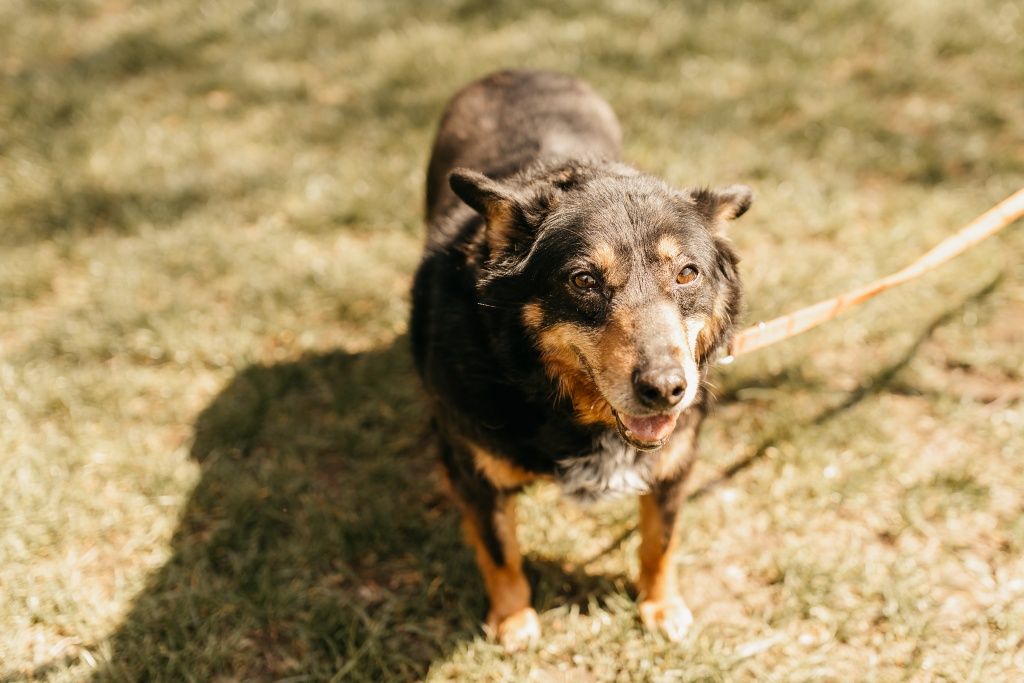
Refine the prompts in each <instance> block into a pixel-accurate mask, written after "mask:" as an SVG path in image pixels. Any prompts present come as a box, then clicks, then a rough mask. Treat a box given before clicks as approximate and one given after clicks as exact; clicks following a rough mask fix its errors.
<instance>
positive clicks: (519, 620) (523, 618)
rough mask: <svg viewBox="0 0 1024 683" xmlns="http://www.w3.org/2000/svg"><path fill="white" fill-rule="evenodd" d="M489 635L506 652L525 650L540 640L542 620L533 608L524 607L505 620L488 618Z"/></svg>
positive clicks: (494, 617)
mask: <svg viewBox="0 0 1024 683" xmlns="http://www.w3.org/2000/svg"><path fill="white" fill-rule="evenodd" d="M486 630H487V635H488V636H489V637H490V638H491V639H492V640H496V641H498V642H499V643H500V644H501V646H502V647H504V648H505V651H506V652H517V651H518V650H524V649H526V648H527V647H529V646H530V644H532V643H534V642H535V641H536V640H537V639H539V638H540V618H539V617H538V616H537V612H536V611H535V610H534V609H533V608H532V607H524V608H523V609H521V610H519V611H518V612H513V613H512V614H510V615H509V616H507V617H505V618H504V619H498V617H497V616H495V615H490V616H489V617H488V618H487V626H486Z"/></svg>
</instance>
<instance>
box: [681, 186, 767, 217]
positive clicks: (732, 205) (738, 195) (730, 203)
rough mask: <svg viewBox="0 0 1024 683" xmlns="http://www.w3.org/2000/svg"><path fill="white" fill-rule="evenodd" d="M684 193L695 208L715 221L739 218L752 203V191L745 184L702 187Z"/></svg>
mask: <svg viewBox="0 0 1024 683" xmlns="http://www.w3.org/2000/svg"><path fill="white" fill-rule="evenodd" d="M686 194H687V197H688V198H689V200H690V201H691V202H693V203H694V204H695V205H696V206H697V209H698V210H700V212H701V213H703V214H704V215H705V216H707V217H708V218H709V219H711V220H712V221H713V222H715V223H720V222H722V221H731V220H733V219H734V218H739V217H740V216H742V215H743V214H745V213H746V212H747V209H749V208H750V205H751V204H753V203H754V191H753V190H751V189H750V188H749V187H747V186H746V185H727V186H726V187H717V188H715V189H713V190H712V189H708V188H706V187H702V188H697V189H694V190H689V191H688V192H687V193H686Z"/></svg>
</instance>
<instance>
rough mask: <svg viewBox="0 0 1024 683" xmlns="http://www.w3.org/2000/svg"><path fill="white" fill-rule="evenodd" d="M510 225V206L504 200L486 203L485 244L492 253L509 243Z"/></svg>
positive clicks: (511, 228) (498, 251) (502, 249)
mask: <svg viewBox="0 0 1024 683" xmlns="http://www.w3.org/2000/svg"><path fill="white" fill-rule="evenodd" d="M512 230H513V227H512V208H511V207H510V206H509V205H508V204H506V203H505V202H491V203H490V204H488V205H487V233H486V234H487V245H488V246H489V247H490V248H491V253H492V254H497V253H500V252H502V251H505V249H506V248H507V247H508V245H509V233H510V232H511V231H512Z"/></svg>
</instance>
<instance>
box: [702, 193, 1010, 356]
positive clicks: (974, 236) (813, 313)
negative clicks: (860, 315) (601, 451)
mask: <svg viewBox="0 0 1024 683" xmlns="http://www.w3.org/2000/svg"><path fill="white" fill-rule="evenodd" d="M1022 215H1024V188H1021V189H1020V190H1017V191H1016V192H1015V193H1013V194H1012V195H1010V196H1009V197H1007V198H1006V199H1004V200H1003V201H1001V202H1000V203H999V204H996V205H995V206H994V207H992V208H991V209H989V210H988V211H986V212H985V213H983V214H982V215H980V216H978V217H977V218H975V219H974V220H973V221H971V222H970V223H968V224H967V225H966V226H965V227H964V228H963V229H961V230H960V231H959V232H958V233H956V234H955V235H952V236H950V237H948V238H946V239H945V240H943V241H942V242H940V243H939V244H938V245H936V246H935V247H934V248H933V249H931V251H929V252H928V253H926V254H924V255H923V256H922V257H921V258H919V259H917V260H916V261H914V262H913V263H911V264H910V265H909V266H907V267H906V268H904V269H903V270H900V271H897V272H895V273H893V274H892V275H889V276H887V277H883V278H882V279H880V280H875V281H874V282H872V283H870V284H868V285H865V286H863V287H860V288H858V289H855V290H853V291H851V292H847V293H846V294H841V295H839V296H837V297H833V298H831V299H827V300H825V301H820V302H818V303H816V304H812V305H811V306H807V307H806V308H801V309H800V310H798V311H794V312H793V313H790V314H788V315H784V316H782V317H779V318H775V319H774V320H769V321H768V322H762V323H758V324H757V325H754V326H753V327H748V328H747V329H745V330H743V331H742V332H740V333H739V334H737V335H736V336H735V337H733V340H732V344H731V345H730V346H729V355H728V356H726V357H725V358H722V360H721V361H720V362H722V363H731V362H732V360H733V359H734V358H735V357H736V356H739V355H741V354H744V353H750V352H751V351H755V350H757V349H760V348H762V347H764V346H768V345H769V344H774V343H775V342H779V341H782V340H783V339H789V338H790V337H795V336H796V335H798V334H800V333H801V332H806V331H807V330H809V329H811V328H813V327H817V326H818V325H821V324H822V323H824V322H827V321H829V320H832V319H833V318H835V317H837V316H839V315H841V314H842V313H844V312H845V311H847V310H848V309H850V308H853V307H854V306H856V305H858V304H862V303H864V302H865V301H867V300H868V299H870V298H872V297H875V296H877V295H879V294H881V293H882V292H884V291H885V290H887V289H889V288H891V287H895V286H896V285H900V284H903V283H904V282H907V281H908V280H913V279H914V278H917V277H920V276H921V275H924V274H925V273H927V272H928V271H929V270H933V269H934V268H937V267H938V266H940V265H942V264H943V263H945V262H946V261H949V260H950V259H952V258H953V257H955V256H959V255H960V254H962V253H963V252H965V251H967V250H968V249H970V248H971V247H973V246H974V245H976V244H978V243H979V242H981V241H982V240H984V239H986V238H987V237H990V236H992V235H994V234H995V233H997V232H999V231H1000V230H1002V229H1003V228H1005V227H1006V226H1007V225H1009V224H1010V223H1013V222H1014V221H1015V220H1017V219H1018V218H1020V217H1021V216H1022Z"/></svg>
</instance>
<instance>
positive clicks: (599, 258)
mask: <svg viewBox="0 0 1024 683" xmlns="http://www.w3.org/2000/svg"><path fill="white" fill-rule="evenodd" d="M591 259H593V261H594V265H596V266H597V267H598V268H600V269H601V270H603V271H605V272H609V271H612V270H615V264H616V258H615V249H613V248H612V245H610V244H608V243H607V242H602V243H601V244H598V245H597V246H596V247H594V251H593V253H592V254H591Z"/></svg>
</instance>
